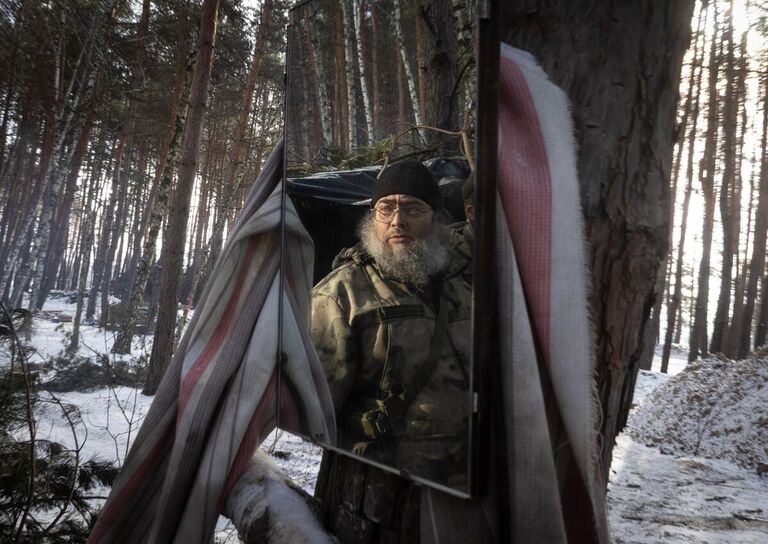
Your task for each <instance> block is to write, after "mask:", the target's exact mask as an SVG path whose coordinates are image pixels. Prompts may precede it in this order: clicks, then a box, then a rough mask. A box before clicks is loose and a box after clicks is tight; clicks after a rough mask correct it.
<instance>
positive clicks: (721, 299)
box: [709, 0, 742, 353]
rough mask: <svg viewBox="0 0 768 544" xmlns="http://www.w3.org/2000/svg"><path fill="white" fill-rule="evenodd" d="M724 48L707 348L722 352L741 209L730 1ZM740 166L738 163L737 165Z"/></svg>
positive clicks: (737, 89)
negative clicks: (713, 303) (718, 262)
mask: <svg viewBox="0 0 768 544" xmlns="http://www.w3.org/2000/svg"><path fill="white" fill-rule="evenodd" d="M724 41H725V44H724V45H723V47H724V48H725V49H726V51H727V55H726V66H725V77H726V89H725V96H724V97H723V100H724V105H723V119H722V122H723V173H722V179H721V183H720V194H719V197H720V202H719V203H720V221H721V224H722V226H723V251H722V267H721V272H720V293H719V295H718V297H717V309H716V310H715V321H714V323H713V325H712V341H711V343H710V346H709V350H710V352H712V353H722V351H723V337H724V335H725V329H726V327H727V326H728V315H729V313H730V307H731V291H732V289H733V266H734V257H735V255H736V253H737V252H738V248H739V226H740V209H741V188H740V187H739V186H738V181H739V180H740V177H739V176H737V172H736V170H737V167H738V166H737V163H736V159H737V155H738V153H737V144H738V141H737V140H738V138H737V136H738V113H739V107H740V103H741V101H742V97H741V95H740V90H741V85H740V84H739V82H738V78H739V75H738V74H737V70H736V58H735V57H736V55H735V49H736V45H735V43H734V39H733V0H731V5H730V9H729V10H728V11H727V15H726V20H725V32H724ZM739 166H740V165H739Z"/></svg>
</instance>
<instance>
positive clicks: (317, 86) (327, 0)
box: [283, 0, 477, 496]
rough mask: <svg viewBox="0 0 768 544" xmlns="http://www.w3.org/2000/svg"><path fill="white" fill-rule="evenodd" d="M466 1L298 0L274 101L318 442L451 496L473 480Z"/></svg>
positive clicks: (472, 130) (471, 82)
mask: <svg viewBox="0 0 768 544" xmlns="http://www.w3.org/2000/svg"><path fill="white" fill-rule="evenodd" d="M474 5H475V2H473V1H469V0H468V1H466V2H455V1H451V0H440V1H435V2H432V3H431V4H430V7H429V8H428V9H424V10H420V11H418V12H417V11H416V9H415V7H414V4H413V3H411V2H404V1H402V0H382V1H376V0H371V1H370V2H366V1H357V0H354V1H352V0H310V1H308V2H304V3H301V4H299V5H297V6H296V7H294V8H293V9H292V10H291V11H290V23H289V29H288V61H287V88H286V109H285V141H286V156H285V168H286V176H285V179H286V180H287V181H286V183H285V188H286V189H285V190H286V210H285V213H286V214H287V215H286V216H285V217H288V216H291V217H295V216H296V215H295V214H297V216H298V218H299V219H300V221H301V223H302V224H303V226H304V228H305V229H306V231H307V232H308V234H309V236H310V237H311V238H312V241H313V242H314V252H315V258H314V269H313V271H312V275H313V284H314V288H313V297H312V311H311V314H312V322H311V337H312V342H313V344H314V347H315V349H316V352H317V355H318V357H319V360H320V363H321V365H322V368H323V371H324V373H325V376H326V379H327V380H328V383H329V386H330V390H331V394H332V397H333V403H334V407H335V412H336V435H337V438H336V443H335V444H331V443H328V442H323V441H322V440H321V441H320V444H321V445H322V446H323V447H325V448H328V449H333V450H335V451H338V452H343V453H345V454H348V455H352V456H355V457H356V458H358V459H361V460H363V461H366V462H370V463H374V464H376V465H377V466H380V467H382V468H385V469H386V470H390V471H394V472H397V473H399V474H401V475H404V476H406V477H408V478H411V479H413V480H416V481H418V482H421V483H425V484H427V485H432V486H436V487H439V488H440V489H442V490H444V491H447V492H450V493H453V494H456V495H460V496H467V495H469V493H470V489H471V488H472V482H471V472H472V471H471V470H470V463H471V457H472V455H471V454H470V451H472V447H471V446H472V441H473V426H472V420H473V409H472V404H473V403H472V402H471V399H472V398H473V388H472V387H473V367H472V360H471V359H472V353H473V349H472V342H471V336H472V332H471V327H472V319H471V318H472V303H471V301H472V285H471V284H472V266H473V230H472V224H471V222H469V221H467V216H468V217H469V218H470V219H471V218H472V205H473V202H474V200H473V198H474V197H473V195H472V192H471V188H472V187H473V185H472V183H468V182H467V179H468V178H470V172H472V171H473V170H474V169H475V165H474V149H475V145H476V141H475V140H476V126H475V112H476V87H477V83H476V77H475V71H476V63H475V49H476V46H475V43H476V39H477V37H476V35H475V34H476V28H477V25H476V24H475V13H474ZM379 177H381V179H378V178H379ZM382 187H384V189H382ZM438 195H439V196H438ZM372 196H373V197H374V201H375V207H374V208H373V209H372V206H371V202H372ZM465 213H466V214H467V215H466V216H465ZM284 274H285V270H284ZM283 351H284V350H283ZM291 430H293V431H294V432H295V430H296V429H291ZM300 434H305V435H306V434H308V433H307V432H304V433H300Z"/></svg>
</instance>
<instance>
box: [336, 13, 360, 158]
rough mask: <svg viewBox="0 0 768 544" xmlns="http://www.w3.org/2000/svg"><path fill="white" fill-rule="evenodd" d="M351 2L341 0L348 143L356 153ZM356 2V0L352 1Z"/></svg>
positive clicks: (355, 106) (353, 37)
mask: <svg viewBox="0 0 768 544" xmlns="http://www.w3.org/2000/svg"><path fill="white" fill-rule="evenodd" d="M349 1H350V0H339V2H340V3H341V13H342V17H343V26H344V67H345V71H344V77H345V81H346V84H347V85H346V87H347V112H348V115H349V118H348V120H347V141H348V142H349V151H354V150H355V149H357V147H358V141H357V96H356V95H357V93H356V90H357V89H355V62H356V58H355V57H356V56H357V55H355V41H354V40H355V31H354V24H353V22H352V14H351V13H350V6H349V4H348V2H349ZM351 1H353V2H354V1H355V0H351Z"/></svg>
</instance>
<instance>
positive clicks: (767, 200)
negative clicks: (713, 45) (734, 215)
mask: <svg viewBox="0 0 768 544" xmlns="http://www.w3.org/2000/svg"><path fill="white" fill-rule="evenodd" d="M762 91H763V97H762V98H763V135H762V138H761V157H760V159H761V160H760V164H761V169H760V196H759V197H758V201H757V213H756V214H755V234H754V238H753V243H752V258H751V259H750V262H749V276H748V280H747V286H746V293H745V297H744V301H745V303H744V311H743V313H742V318H741V319H742V321H741V330H740V331H739V333H740V334H739V337H738V338H739V346H738V352H737V354H736V356H737V357H738V358H740V359H742V358H744V357H746V356H747V354H748V353H749V347H750V342H749V341H750V338H751V333H752V320H753V314H754V312H755V299H756V298H757V282H758V280H759V279H760V278H761V277H763V274H764V273H765V246H766V235H768V83H766V82H765V81H763V82H762ZM764 285H765V284H764ZM765 299H766V293H765V290H763V301H765ZM763 315H764V314H763V312H762V311H761V312H760V316H759V318H758V331H759V330H760V323H762V322H763ZM763 330H764V329H763ZM763 334H764V333H763ZM758 336H759V332H758V333H757V334H756V335H755V344H754V345H755V347H758V346H760V345H762V344H763V343H764V341H765V337H764V336H763V338H762V341H760V339H759V338H758Z"/></svg>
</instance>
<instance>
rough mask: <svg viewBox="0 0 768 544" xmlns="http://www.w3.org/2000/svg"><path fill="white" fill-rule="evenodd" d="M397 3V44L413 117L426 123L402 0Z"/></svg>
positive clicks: (421, 123) (422, 123)
mask: <svg viewBox="0 0 768 544" xmlns="http://www.w3.org/2000/svg"><path fill="white" fill-rule="evenodd" d="M393 2H394V4H395V33H396V36H397V44H398V47H399V49H400V59H401V60H402V63H403V68H404V69H405V80H406V83H407V84H408V94H409V95H410V98H411V107H412V108H413V117H414V119H415V121H416V124H417V125H424V124H425V123H424V116H423V115H422V111H421V107H420V106H419V95H418V92H417V87H416V77H415V76H414V74H413V69H412V68H411V62H410V60H408V48H407V47H406V45H405V31H404V29H403V6H402V0H393Z"/></svg>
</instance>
